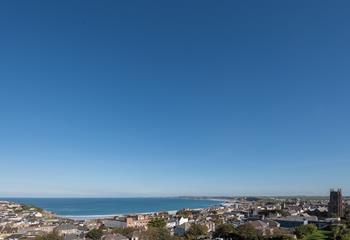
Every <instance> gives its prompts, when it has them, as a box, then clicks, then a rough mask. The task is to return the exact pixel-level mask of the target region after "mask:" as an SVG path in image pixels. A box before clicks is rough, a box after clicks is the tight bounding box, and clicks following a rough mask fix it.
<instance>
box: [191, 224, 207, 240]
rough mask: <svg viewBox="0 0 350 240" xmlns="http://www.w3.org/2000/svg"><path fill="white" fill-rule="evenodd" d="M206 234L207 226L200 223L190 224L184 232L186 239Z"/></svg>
mask: <svg viewBox="0 0 350 240" xmlns="http://www.w3.org/2000/svg"><path fill="white" fill-rule="evenodd" d="M207 234H208V228H207V226H205V225H201V224H196V223H195V224H192V225H191V226H190V228H189V229H188V231H187V232H186V235H185V237H186V239H197V238H198V237H199V236H205V235H207Z"/></svg>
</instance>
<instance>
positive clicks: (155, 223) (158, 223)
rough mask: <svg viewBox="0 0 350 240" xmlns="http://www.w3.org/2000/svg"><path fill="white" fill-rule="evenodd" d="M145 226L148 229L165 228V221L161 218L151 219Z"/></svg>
mask: <svg viewBox="0 0 350 240" xmlns="http://www.w3.org/2000/svg"><path fill="white" fill-rule="evenodd" d="M147 226H148V227H149V228H165V226H166V221H165V220H164V219H162V218H153V219H151V220H150V221H149V222H148V224H147Z"/></svg>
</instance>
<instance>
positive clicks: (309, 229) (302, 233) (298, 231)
mask: <svg viewBox="0 0 350 240" xmlns="http://www.w3.org/2000/svg"><path fill="white" fill-rule="evenodd" d="M316 231H317V227H316V226H315V225H313V224H307V225H301V226H299V227H296V228H295V230H294V233H295V235H296V236H297V238H299V239H302V238H305V237H307V236H309V235H311V234H313V233H315V232H316Z"/></svg>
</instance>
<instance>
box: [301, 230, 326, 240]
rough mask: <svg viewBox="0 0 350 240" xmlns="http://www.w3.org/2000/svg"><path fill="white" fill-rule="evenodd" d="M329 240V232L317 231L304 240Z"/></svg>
mask: <svg viewBox="0 0 350 240" xmlns="http://www.w3.org/2000/svg"><path fill="white" fill-rule="evenodd" d="M326 239H329V232H328V231H322V230H316V231H315V232H314V233H312V234H310V235H308V236H306V237H305V238H304V240H326Z"/></svg>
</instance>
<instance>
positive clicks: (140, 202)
mask: <svg viewBox="0 0 350 240" xmlns="http://www.w3.org/2000/svg"><path fill="white" fill-rule="evenodd" d="M0 200H1V199H0ZM3 200H8V201H13V202H17V203H21V204H31V205H35V206H37V207H40V208H43V209H45V210H48V211H51V212H54V213H55V214H57V215H60V216H67V217H76V218H88V217H99V216H112V215H120V214H132V213H150V212H159V211H175V210H179V209H183V208H192V209H196V208H206V207H209V206H214V205H218V204H219V203H220V202H218V201H215V200H202V199H187V198H4V199H3Z"/></svg>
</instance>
